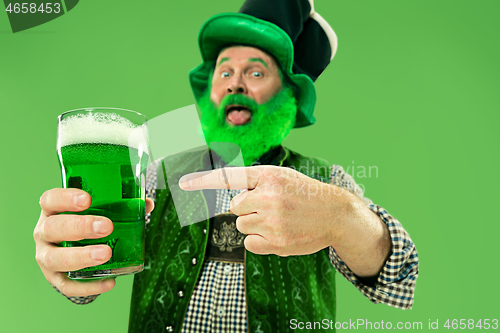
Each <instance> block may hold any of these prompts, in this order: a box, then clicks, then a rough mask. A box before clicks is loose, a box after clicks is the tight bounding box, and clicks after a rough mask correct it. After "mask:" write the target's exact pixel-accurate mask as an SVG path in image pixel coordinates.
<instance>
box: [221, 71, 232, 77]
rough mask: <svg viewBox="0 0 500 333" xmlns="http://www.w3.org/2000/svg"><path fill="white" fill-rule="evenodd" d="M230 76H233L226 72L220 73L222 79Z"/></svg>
mask: <svg viewBox="0 0 500 333" xmlns="http://www.w3.org/2000/svg"><path fill="white" fill-rule="evenodd" d="M229 76H231V74H229V72H226V71H224V72H222V73H220V77H229Z"/></svg>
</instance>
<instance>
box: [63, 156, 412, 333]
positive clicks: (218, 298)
mask: <svg viewBox="0 0 500 333" xmlns="http://www.w3.org/2000/svg"><path fill="white" fill-rule="evenodd" d="M156 166H157V164H153V165H152V166H151V167H150V168H149V171H148V177H147V179H148V184H147V195H148V196H149V197H151V198H153V199H154V198H155V188H156ZM330 184H332V185H335V186H339V187H341V188H343V189H345V190H347V191H349V192H351V193H354V194H355V195H356V196H358V197H359V198H360V199H361V200H363V201H364V202H365V203H366V204H367V205H368V206H369V208H370V209H371V210H372V211H373V212H374V213H376V214H377V215H378V216H379V217H380V219H381V220H382V221H383V222H384V223H385V224H386V225H387V228H388V230H389V233H390V237H391V242H392V254H391V256H390V257H389V258H388V259H387V261H386V263H385V265H384V267H383V268H382V271H381V272H380V274H379V276H378V279H377V282H376V283H375V284H374V285H373V286H370V285H367V284H364V283H363V282H362V281H360V280H359V279H358V278H357V277H356V275H355V274H354V273H353V272H352V271H351V270H350V269H349V267H347V265H346V264H345V263H344V261H343V260H342V259H341V258H340V257H339V256H338V255H337V253H336V252H335V249H333V248H332V247H330V260H331V262H332V264H333V265H334V267H335V268H336V269H337V271H339V272H340V273H341V274H342V275H343V276H344V277H345V278H346V279H347V280H349V281H350V282H351V283H352V284H354V286H355V287H356V288H357V289H359V291H361V293H362V294H363V295H365V296H366V297H368V299H370V301H372V302H373V303H384V304H387V305H389V306H393V307H395V308H400V309H410V308H411V307H412V304H413V294H414V289H415V282H416V279H417V276H418V254H417V251H416V248H415V245H414V244H413V242H412V240H411V239H410V237H409V235H408V233H407V232H406V231H405V230H404V228H403V227H402V226H401V224H400V223H399V222H398V221H397V220H396V219H395V218H394V217H392V216H391V215H389V213H387V211H386V210H385V209H383V208H382V207H380V206H377V205H374V204H373V203H372V201H371V200H369V199H367V198H364V196H363V192H362V190H361V188H360V187H359V186H358V185H357V184H356V183H355V182H354V179H353V178H352V177H351V176H350V175H348V174H347V173H345V172H344V170H343V168H342V167H341V166H338V165H333V166H332V167H331V173H330ZM240 192H241V190H218V193H217V198H216V208H217V209H216V213H223V212H226V211H229V206H230V202H231V199H232V198H233V197H234V196H236V195H237V194H238V193H240ZM146 220H147V222H149V216H147V217H146ZM54 288H55V287H54ZM55 289H56V290H57V288H55ZM244 290H245V288H244V265H243V264H241V263H222V262H217V261H205V263H204V266H203V271H202V274H201V276H200V277H199V280H198V282H197V284H196V286H195V289H194V292H193V295H192V297H191V300H190V303H189V306H188V309H187V312H186V316H185V319H184V325H183V329H182V332H185V333H190V332H234V333H240V332H241V333H243V332H247V321H246V303H245V302H246V300H245V293H244ZM96 297H97V296H88V297H67V298H68V299H69V300H71V301H72V302H74V303H77V304H88V303H90V302H92V301H93V300H94V299H95V298H96Z"/></svg>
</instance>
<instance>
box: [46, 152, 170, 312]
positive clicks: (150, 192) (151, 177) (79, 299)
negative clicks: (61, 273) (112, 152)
mask: <svg viewBox="0 0 500 333" xmlns="http://www.w3.org/2000/svg"><path fill="white" fill-rule="evenodd" d="M160 161H161V160H156V161H154V162H153V163H152V164H151V165H150V166H149V167H148V169H147V171H146V197H147V198H150V199H153V200H154V199H155V197H156V184H157V169H158V165H159V163H160ZM150 217H151V213H149V214H147V215H146V221H145V222H146V227H147V226H148V224H149V220H150ZM52 288H54V290H55V291H57V292H58V293H60V294H61V295H63V296H64V297H66V298H67V299H69V300H70V301H71V302H73V303H75V304H80V305H84V304H89V303H92V302H93V301H94V300H95V299H96V298H97V296H99V295H92V296H66V295H64V294H63V293H62V292H61V291H60V290H59V289H57V287H56V286H54V285H52Z"/></svg>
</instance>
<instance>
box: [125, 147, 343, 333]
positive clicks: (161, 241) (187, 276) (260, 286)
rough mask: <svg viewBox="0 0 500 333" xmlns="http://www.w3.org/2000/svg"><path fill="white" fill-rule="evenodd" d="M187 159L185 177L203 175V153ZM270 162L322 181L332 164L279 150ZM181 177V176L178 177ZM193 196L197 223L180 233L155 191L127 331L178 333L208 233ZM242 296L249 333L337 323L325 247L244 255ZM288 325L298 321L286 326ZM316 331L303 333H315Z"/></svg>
mask: <svg viewBox="0 0 500 333" xmlns="http://www.w3.org/2000/svg"><path fill="white" fill-rule="evenodd" d="M189 154H191V156H192V158H189V159H188V160H189V162H183V166H185V167H186V170H203V169H206V167H204V166H206V165H207V163H206V161H205V159H206V155H208V154H204V155H203V156H202V154H199V153H189ZM273 161H274V162H273V163H272V164H275V165H279V166H283V167H292V168H294V169H296V170H297V171H300V172H302V173H304V174H306V175H307V176H309V177H312V178H315V179H318V180H320V181H323V182H328V180H329V172H330V165H329V164H328V163H327V162H326V161H324V160H321V159H317V158H310V157H305V156H302V155H300V154H297V153H294V152H292V151H290V150H288V149H287V148H283V149H281V152H280V154H279V155H278V156H277V157H276V158H275V159H274V160H273ZM208 165H210V164H208ZM161 166H162V163H160V166H159V168H158V176H159V179H161V173H162V172H163V171H164V170H163V168H162V167H161ZM179 174H180V175H182V174H183V173H182V171H181V170H180V172H179ZM197 192H198V194H196V195H195V197H194V198H193V197H190V201H189V203H190V206H189V207H187V209H188V210H189V214H194V215H197V216H196V217H195V218H198V220H200V221H202V222H199V223H196V224H192V225H189V226H186V227H183V228H181V226H180V224H179V221H178V218H177V212H176V209H175V207H174V204H173V200H172V194H171V193H170V191H169V189H168V188H167V189H164V190H157V192H156V202H155V204H156V207H155V209H154V211H153V213H152V215H151V219H150V223H149V225H148V228H147V230H146V255H145V270H144V271H143V272H141V273H139V274H136V275H135V278H134V287H133V292H132V302H131V308H130V322H129V332H134V333H139V332H141V333H143V332H147V333H156V332H158V333H160V332H161V333H164V332H169V331H173V332H181V330H182V325H183V322H184V316H185V314H186V310H187V307H188V304H189V300H190V298H191V295H192V293H193V289H194V287H195V284H196V282H197V281H198V277H199V276H200V274H201V270H202V266H203V261H204V254H205V249H206V246H207V242H208V234H209V233H208V232H207V230H209V227H210V226H209V220H208V218H207V217H208V214H209V206H210V205H207V201H206V199H205V195H203V193H202V192H201V191H197ZM192 193H194V192H192ZM304 223H307V221H304ZM245 291H246V304H247V325H248V332H251V333H254V332H266V333H269V332H272V333H279V332H282V333H284V332H289V331H291V330H292V329H291V327H294V326H293V323H299V322H303V323H306V322H321V321H322V320H323V319H326V320H328V321H330V320H332V321H333V323H335V307H336V305H335V303H336V302H335V268H334V267H333V265H332V264H331V262H330V258H329V253H328V248H326V249H323V250H321V251H319V252H317V253H314V254H311V255H304V256H290V257H279V256H277V255H256V254H253V253H251V252H248V251H246V253H245ZM293 319H295V320H296V321H292V322H291V320H293ZM291 323H292V326H291ZM167 327H169V329H167ZM318 328H319V326H316V329H311V330H307V329H304V330H301V332H316V331H318ZM321 331H325V332H327V331H328V330H321ZM332 331H334V330H332Z"/></svg>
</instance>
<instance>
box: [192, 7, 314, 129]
mask: <svg viewBox="0 0 500 333" xmlns="http://www.w3.org/2000/svg"><path fill="white" fill-rule="evenodd" d="M198 43H199V47H200V52H201V56H202V59H203V63H202V64H201V65H200V66H198V67H196V68H195V69H193V70H192V71H191V72H190V73H189V81H190V83H191V89H192V90H193V94H194V96H195V99H196V101H197V102H199V100H200V99H201V98H202V97H203V95H204V94H205V93H206V89H207V88H208V87H209V86H210V85H209V79H210V73H211V72H212V71H213V69H214V68H215V61H216V60H217V57H218V55H219V53H220V51H221V50H222V49H224V48H226V47H229V46H233V45H248V46H253V47H257V48H259V49H262V50H263V51H265V52H267V53H269V54H271V55H272V56H274V58H275V59H276V60H277V61H278V63H279V65H280V67H281V69H282V71H283V73H284V74H285V75H286V76H287V77H288V78H290V80H291V81H292V82H294V83H295V84H296V85H297V86H298V87H299V91H300V93H299V96H296V98H297V104H298V108H297V117H296V121H295V128H298V127H304V126H309V125H312V124H314V122H315V121H316V120H315V119H314V116H313V112H314V106H315V104H316V90H315V88H314V83H313V81H312V80H311V78H309V77H308V76H307V75H305V74H294V73H293V72H292V65H293V43H292V41H291V39H290V37H289V36H288V35H287V34H286V32H285V31H283V30H282V29H281V28H279V27H278V26H277V25H275V24H273V23H270V22H268V21H264V20H261V19H258V18H256V17H254V16H250V15H246V14H241V13H226V14H219V15H215V16H213V17H212V18H210V19H209V20H208V21H207V22H205V24H204V25H203V27H202V28H201V30H200V34H199V36H198Z"/></svg>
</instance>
